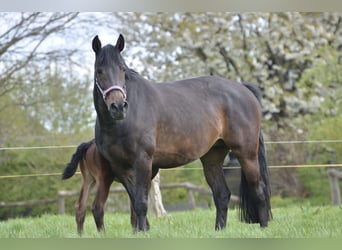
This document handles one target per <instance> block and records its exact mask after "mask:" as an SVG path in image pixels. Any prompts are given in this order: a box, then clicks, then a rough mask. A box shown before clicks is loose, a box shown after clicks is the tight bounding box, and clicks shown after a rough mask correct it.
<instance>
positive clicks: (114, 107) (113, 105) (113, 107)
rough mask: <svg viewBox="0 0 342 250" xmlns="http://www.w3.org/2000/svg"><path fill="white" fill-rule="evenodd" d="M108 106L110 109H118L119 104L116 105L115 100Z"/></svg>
mask: <svg viewBox="0 0 342 250" xmlns="http://www.w3.org/2000/svg"><path fill="white" fill-rule="evenodd" d="M110 108H111V109H114V110H119V106H118V105H117V104H116V103H115V102H113V103H112V104H111V105H110Z"/></svg>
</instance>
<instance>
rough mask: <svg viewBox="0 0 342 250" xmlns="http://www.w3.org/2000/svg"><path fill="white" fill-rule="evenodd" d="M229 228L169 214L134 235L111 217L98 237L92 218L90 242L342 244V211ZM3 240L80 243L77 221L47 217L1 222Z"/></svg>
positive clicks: (286, 213) (196, 216)
mask: <svg viewBox="0 0 342 250" xmlns="http://www.w3.org/2000/svg"><path fill="white" fill-rule="evenodd" d="M229 212H230V213H229V218H228V226H227V228H226V229H225V230H222V231H219V232H215V230H214V220H215V210H202V209H197V210H193V211H186V212H174V213H169V214H168V215H167V216H165V217H163V218H159V219H158V218H155V217H154V216H153V215H149V221H150V224H151V229H150V231H149V232H147V233H139V234H132V231H131V227H130V222H129V214H125V213H120V214H112V213H106V214H105V225H106V231H105V232H104V233H98V232H97V231H96V228H95V223H94V221H93V218H92V216H91V214H90V213H88V214H87V217H86V221H85V228H84V235H83V237H85V238H330V237H332V238H342V207H332V206H322V207H313V206H309V205H307V206H301V207H299V206H298V207H295V206H291V207H286V208H275V209H273V220H272V221H271V222H270V224H269V227H267V228H265V229H261V228H260V227H259V225H257V224H245V223H241V222H240V221H239V220H238V211H237V210H229ZM0 238H78V235H77V233H76V223H75V219H74V216H72V215H43V216H41V217H39V218H18V219H11V220H8V221H5V222H0Z"/></svg>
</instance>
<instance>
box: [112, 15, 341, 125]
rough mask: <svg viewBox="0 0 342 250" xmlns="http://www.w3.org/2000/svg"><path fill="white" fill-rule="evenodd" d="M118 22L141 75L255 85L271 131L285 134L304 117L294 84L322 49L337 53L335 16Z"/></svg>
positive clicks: (148, 18) (132, 18)
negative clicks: (212, 78) (202, 77)
mask: <svg viewBox="0 0 342 250" xmlns="http://www.w3.org/2000/svg"><path fill="white" fill-rule="evenodd" d="M116 16H117V17H118V18H119V19H120V20H121V22H122V24H123V25H124V27H125V30H124V31H125V34H126V35H127V40H128V41H129V44H130V46H131V47H134V52H133V53H132V54H131V55H132V57H133V60H136V59H137V58H139V59H141V58H142V62H141V67H142V74H144V75H146V76H147V77H149V78H150V79H152V80H155V81H163V80H171V79H180V78H184V77H191V76H194V75H203V74H215V75H221V76H224V77H227V78H231V79H236V80H239V81H250V82H254V83H256V84H258V85H259V87H260V88H261V90H262V91H263V95H264V101H263V105H264V111H265V113H266V119H268V120H270V121H271V122H272V123H273V124H276V125H277V126H276V128H275V129H277V130H279V129H281V128H284V127H285V128H287V129H288V128H290V127H291V124H290V120H291V119H292V118H293V117H294V116H297V115H298V114H300V112H302V113H303V112H304V113H305V112H309V111H310V109H305V108H304V109H302V108H301V105H304V104H303V102H301V101H300V100H301V95H300V89H302V88H303V87H304V88H306V86H301V88H299V87H298V86H297V82H299V81H300V79H301V76H302V74H303V72H304V71H305V70H308V69H310V67H311V65H312V64H313V63H314V61H315V60H317V59H318V58H319V57H320V56H321V55H322V54H321V53H322V50H321V48H322V47H329V53H335V52H336V51H337V50H338V48H339V47H340V46H341V44H340V41H339V37H340V35H341V20H342V15H341V14H339V13H295V12H291V13H243V14H239V13H220V12H219V13H216V12H215V13H211V12H209V13H172V14H169V13H158V14H155V13H150V14H149V13H148V14H145V13H144V14H143V13H119V14H116ZM141 31H144V32H141ZM137 48H138V49H137ZM139 48H144V49H143V50H142V49H139ZM156 65H157V66H156ZM289 96H290V97H291V98H288V97H289ZM294 100H295V103H296V105H292V103H293V101H294ZM298 105H299V106H298ZM289 125H290V126H289Z"/></svg>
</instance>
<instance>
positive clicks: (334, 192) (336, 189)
mask: <svg viewBox="0 0 342 250" xmlns="http://www.w3.org/2000/svg"><path fill="white" fill-rule="evenodd" d="M328 177H329V183H330V190H331V201H332V204H333V205H340V204H341V193H340V186H339V184H338V181H339V179H341V178H342V172H339V171H337V170H336V169H329V170H328Z"/></svg>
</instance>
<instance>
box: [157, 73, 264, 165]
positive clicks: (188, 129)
mask: <svg viewBox="0 0 342 250" xmlns="http://www.w3.org/2000/svg"><path fill="white" fill-rule="evenodd" d="M156 88H157V89H158V92H159V93H158V95H159V98H158V99H159V100H161V102H160V104H159V108H160V109H159V110H160V115H159V117H160V118H159V121H158V133H157V145H156V152H155V156H154V158H155V163H156V164H157V165H159V164H160V165H165V163H164V162H166V163H170V164H169V165H170V166H171V165H174V164H176V163H180V164H184V163H186V162H189V161H191V160H195V159H198V158H199V157H201V156H202V155H203V154H205V153H206V152H207V151H208V150H209V149H210V148H211V147H212V146H213V145H214V144H215V143H216V142H217V141H218V140H219V139H223V140H224V141H225V142H226V143H227V144H229V143H231V144H234V143H235V144H236V143H239V142H237V141H236V139H234V137H233V136H231V135H232V134H234V133H235V134H241V129H240V128H243V130H244V131H247V130H246V128H247V129H249V128H250V127H251V129H254V128H255V127H258V125H257V126H256V124H253V123H258V122H260V119H259V116H258V113H260V112H258V106H259V105H258V101H257V99H256V98H255V97H254V95H253V94H252V93H251V92H250V91H249V90H248V89H247V88H246V87H245V86H243V85H242V84H240V83H237V82H234V81H230V80H227V79H224V78H221V77H215V76H204V77H197V78H190V79H185V80H181V81H176V82H172V83H164V84H157V86H156ZM257 129H258V128H257ZM247 132H248V131H247ZM251 133H252V132H251ZM228 137H231V138H232V139H234V140H235V141H234V142H230V141H229V138H228ZM158 159H160V160H158Z"/></svg>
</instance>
